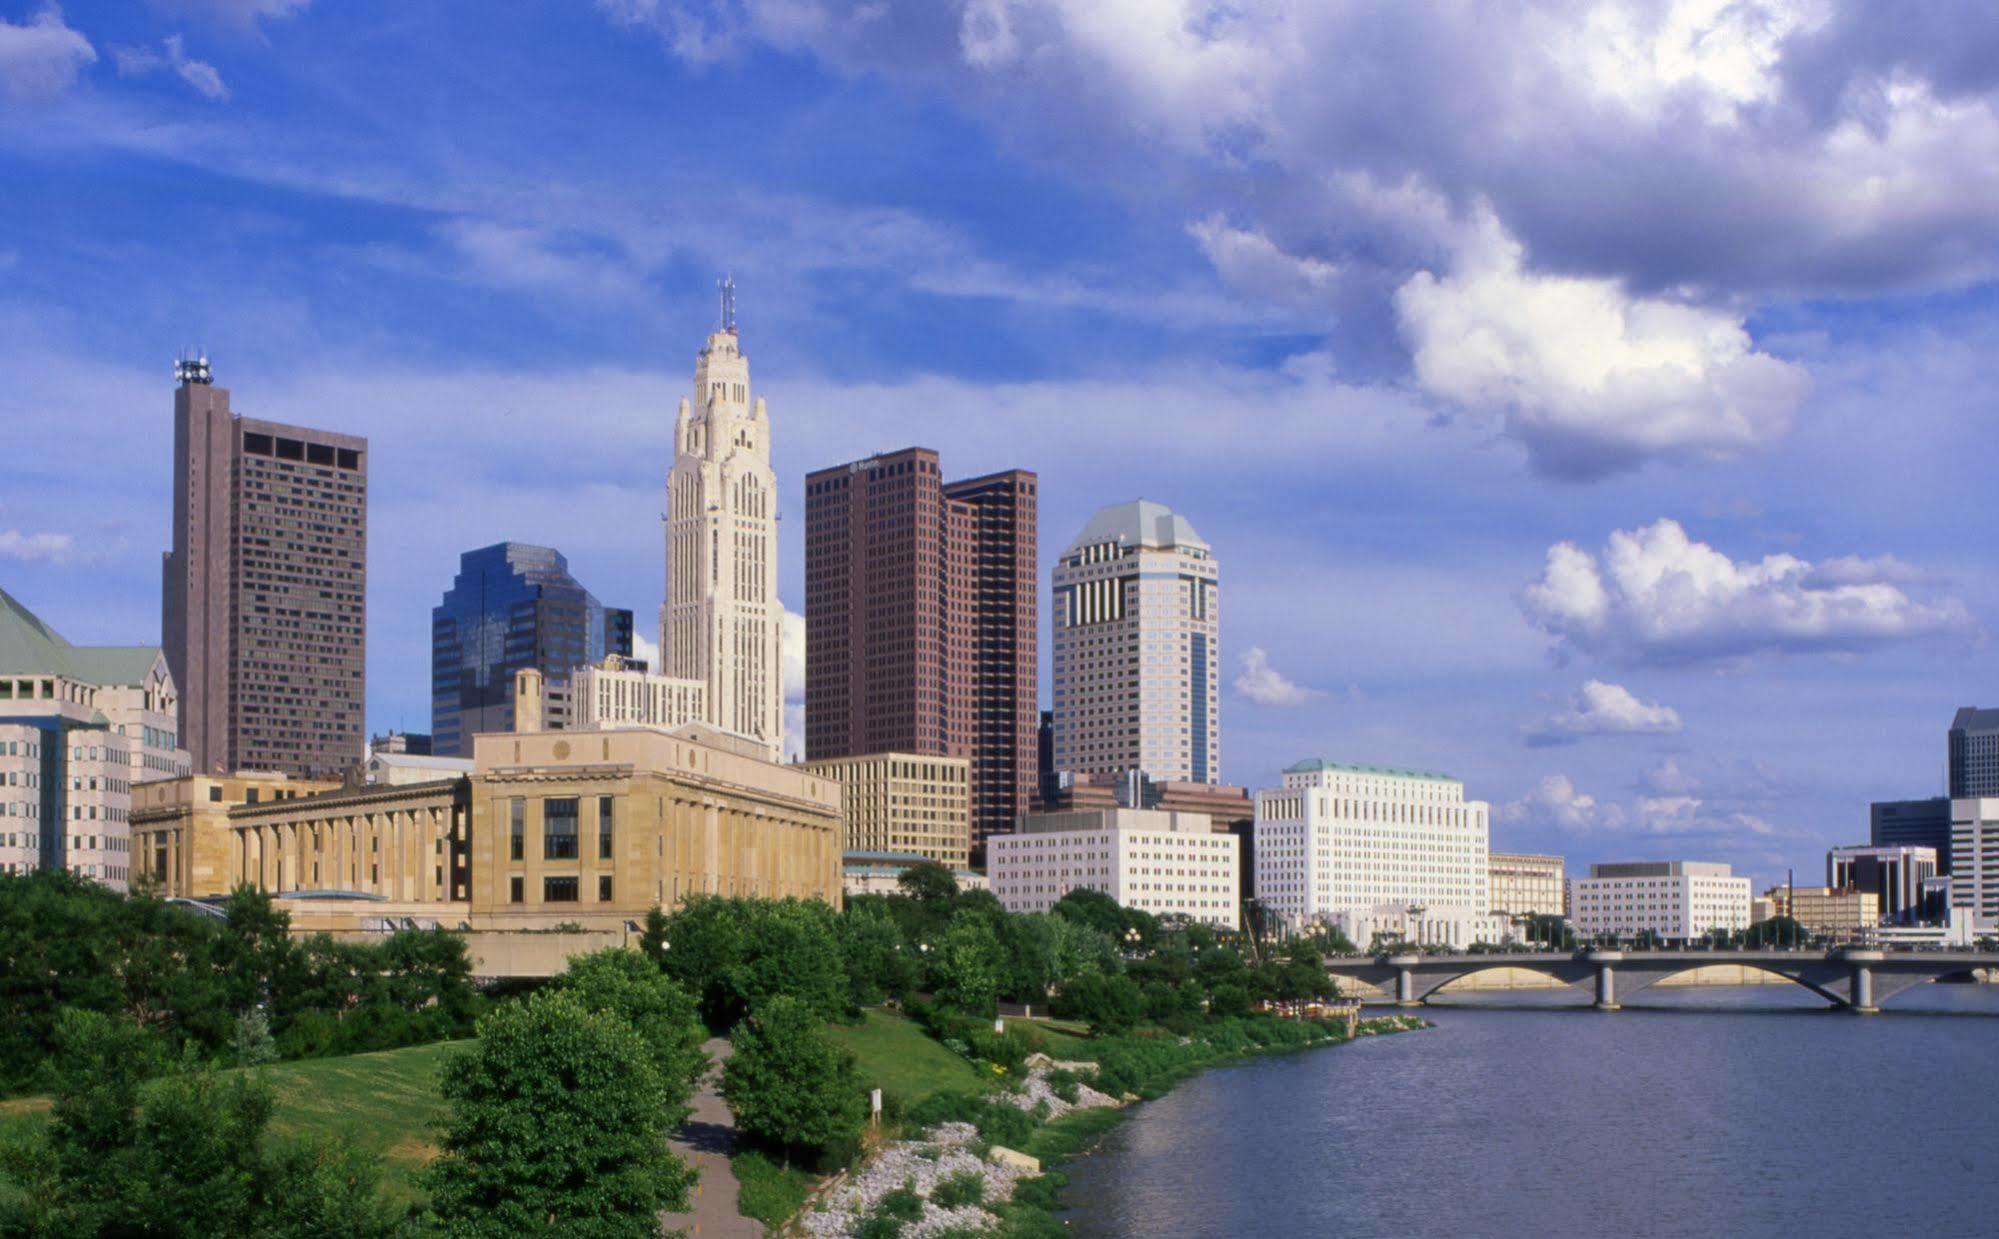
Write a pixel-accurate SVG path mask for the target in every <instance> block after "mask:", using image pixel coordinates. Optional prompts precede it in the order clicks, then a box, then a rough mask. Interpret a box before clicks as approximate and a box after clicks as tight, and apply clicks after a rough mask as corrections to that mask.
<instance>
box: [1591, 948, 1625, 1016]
mask: <svg viewBox="0 0 1999 1239" xmlns="http://www.w3.org/2000/svg"><path fill="white" fill-rule="evenodd" d="M1590 959H1591V960H1592V961H1594V962H1595V964H1596V1009H1597V1010H1599V1011H1615V1010H1617V1009H1618V1006H1617V970H1616V968H1614V967H1613V966H1612V965H1614V964H1618V963H1621V962H1623V959H1624V955H1623V954H1622V953H1621V952H1618V951H1592V952H1590Z"/></svg>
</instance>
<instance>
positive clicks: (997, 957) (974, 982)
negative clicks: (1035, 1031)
mask: <svg viewBox="0 0 1999 1239" xmlns="http://www.w3.org/2000/svg"><path fill="white" fill-rule="evenodd" d="M1006 967H1007V958H1006V954H1005V952H1004V951H1003V950H1002V949H1001V948H1000V941H999V937H998V936H997V935H996V934H994V933H993V927H992V925H991V924H990V923H988V922H987V920H986V918H985V917H984V916H982V915H980V914H979V913H977V912H975V911H969V910H967V911H960V912H958V913H957V914H955V915H954V916H952V918H951V923H950V925H949V926H947V927H946V928H945V930H944V937H943V938H942V939H941V940H940V941H939V942H938V943H936V944H935V946H934V947H933V948H932V950H931V952H930V988H931V990H932V992H934V993H935V994H936V995H937V998H938V1000H939V1001H940V1002H943V1003H944V1004H946V1005H947V1006H951V1007H956V1008H957V1009H958V1010H960V1011H963V1012H965V1013H966V1014H968V1015H980V1016H989V1015H991V1014H992V1012H993V1004H994V1002H995V1001H996V1000H997V999H998V997H999V988H1000V984H1001V981H1002V979H1003V976H1004V973H1005V970H1006Z"/></svg>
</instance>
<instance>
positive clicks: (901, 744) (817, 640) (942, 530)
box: [805, 448, 1039, 853]
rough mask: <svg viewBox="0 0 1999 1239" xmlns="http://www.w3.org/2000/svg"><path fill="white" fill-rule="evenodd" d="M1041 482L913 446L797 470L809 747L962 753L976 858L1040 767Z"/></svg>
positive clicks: (1023, 806)
mask: <svg viewBox="0 0 1999 1239" xmlns="http://www.w3.org/2000/svg"><path fill="white" fill-rule="evenodd" d="M1036 490H1037V483H1036V480H1035V476H1034V474H1032V473H1029V472H1027V471H1025V470H1020V469H1015V470H1010V471H1008V472H1005V473H995V474H992V475H990V476H987V477H980V478H971V479H968V480H966V481H962V482H952V483H948V484H947V483H945V482H944V480H943V473H942V470H941V468H940V466H939V464H938V460H937V453H935V452H933V451H930V450H929V449H927V448H907V449H905V450H903V451H900V452H895V453H892V454H890V455H887V456H876V457H871V458H870V459H867V460H863V461H856V462H855V463H853V464H850V465H839V466H836V467H834V468H831V469H821V470H819V471H818V472H816V473H813V474H810V475H809V476H807V478H806V479H805V756H806V759H807V760H808V761H819V760H823V759H828V758H836V757H854V756H859V755H862V754H867V753H886V752H903V753H937V754H942V755H945V756H950V757H967V758H970V759H971V762H972V840H973V846H974V851H975V853H976V852H977V851H978V850H979V842H980V841H981V840H982V839H983V838H984V837H985V836H986V835H987V834H988V833H990V832H992V831H996V830H1009V829H1011V828H1012V824H1013V819H1014V817H1015V816H1016V815H1018V814H1021V813H1025V812H1027V811H1028V808H1029V805H1030V802H1031V801H1032V799H1033V794H1034V781H1035V775H1036V770H1035V766H1036V762H1035V733H1036V726H1037V722H1038V718H1039V716H1038V714H1037V709H1038V706H1037V702H1036V697H1037V694H1038V689H1039V681H1038V678H1037V676H1036V658H1035V623H1036V608H1035V600H1036V590H1035V528H1036V525H1035V503H1036V494H1035V492H1036Z"/></svg>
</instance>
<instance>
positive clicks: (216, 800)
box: [208, 787, 222, 804]
mask: <svg viewBox="0 0 1999 1239" xmlns="http://www.w3.org/2000/svg"><path fill="white" fill-rule="evenodd" d="M208 799H209V801H210V803H213V804H220V803H222V789H221V788H219V787H211V788H209V789H208Z"/></svg>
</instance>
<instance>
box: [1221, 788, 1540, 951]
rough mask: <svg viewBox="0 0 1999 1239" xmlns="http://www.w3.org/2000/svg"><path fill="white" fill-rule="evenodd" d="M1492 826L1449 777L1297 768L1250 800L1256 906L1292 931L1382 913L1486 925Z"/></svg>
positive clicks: (1480, 804)
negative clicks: (1445, 912)
mask: <svg viewBox="0 0 1999 1239" xmlns="http://www.w3.org/2000/svg"><path fill="white" fill-rule="evenodd" d="M1489 817H1490V809H1489V806H1487V804H1486V803H1485V802H1484V801H1482V800H1466V799H1465V796H1464V784H1462V783H1460V782H1458V781H1457V780H1456V779H1453V778H1451V777H1450V776H1449V775H1445V774H1437V773H1435V772H1432V771H1427V770H1408V769H1402V768H1398V767H1391V766H1367V765H1348V764H1345V763H1341V762H1332V761H1324V760H1321V759H1318V758H1313V759H1310V760H1307V761H1302V762H1299V763H1298V764H1296V765H1294V766H1290V767H1287V768H1286V769H1285V771H1284V785H1283V786H1282V787H1281V788H1276V789H1270V790H1266V791H1260V792H1258V793H1257V794H1256V827H1255V834H1256V882H1255V887H1256V898H1257V900H1258V901H1259V902H1260V903H1261V904H1262V905H1263V907H1264V908H1265V909H1266V910H1267V911H1268V912H1270V913H1273V914H1275V915H1276V917H1277V918H1278V919H1279V920H1280V922H1281V923H1283V924H1284V925H1286V926H1288V927H1289V928H1291V929H1294V930H1297V929H1304V928H1306V927H1307V926H1309V925H1311V924H1312V923H1315V922H1324V921H1328V920H1329V919H1330V918H1331V917H1332V916H1333V914H1334V913H1338V912H1344V911H1351V910H1355V909H1361V910H1372V909H1375V908H1378V907H1381V906H1384V905H1393V906H1400V907H1405V908H1406V907H1424V908H1433V909H1439V910H1441V909H1445V908H1450V909H1457V910H1460V911H1462V912H1465V913H1467V914H1475V915H1478V916H1484V915H1487V914H1488V913H1490V911H1491V909H1492V901H1491V882H1492V877H1491V870H1490V862H1489V848H1488V839H1489V833H1488V832H1489V829H1490V824H1489ZM1502 919H1503V918H1502Z"/></svg>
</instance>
